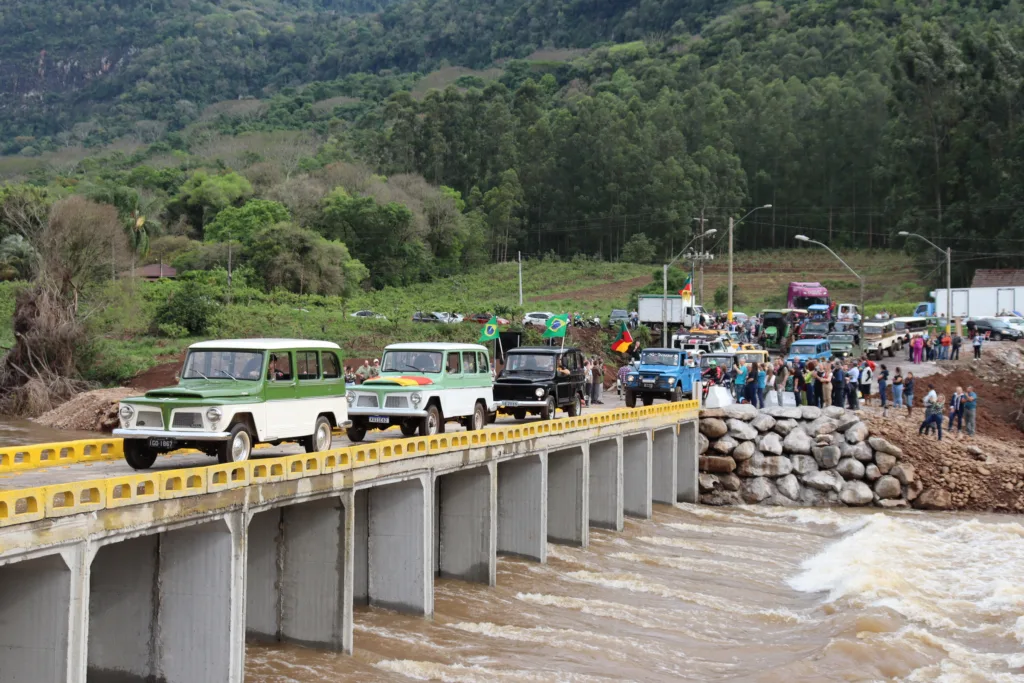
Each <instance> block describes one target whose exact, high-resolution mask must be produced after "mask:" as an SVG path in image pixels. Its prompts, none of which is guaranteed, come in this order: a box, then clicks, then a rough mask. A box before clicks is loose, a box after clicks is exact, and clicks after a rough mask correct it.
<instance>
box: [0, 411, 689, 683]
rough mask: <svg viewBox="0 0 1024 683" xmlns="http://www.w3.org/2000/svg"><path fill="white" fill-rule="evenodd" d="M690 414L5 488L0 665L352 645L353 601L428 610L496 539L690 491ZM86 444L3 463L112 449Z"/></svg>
mask: <svg viewBox="0 0 1024 683" xmlns="http://www.w3.org/2000/svg"><path fill="white" fill-rule="evenodd" d="M697 416H698V404H697V402H695V401H689V402H683V403H669V404H659V405H655V406H651V407H646V408H640V409H636V410H616V411H610V412H605V413H595V414H588V415H586V416H583V417H578V418H563V419H558V420H550V421H544V422H530V423H525V424H520V425H515V426H503V427H496V428H490V429H486V430H483V431H478V432H459V433H455V434H448V435H439V436H435V437H429V438H412V439H403V440H396V441H385V442H378V443H376V444H370V445H365V446H358V447H350V448H343V449H338V450H332V451H328V452H325V453H315V454H309V455H294V456H285V457H278V458H264V459H255V460H251V461H249V462H245V463H239V464H228V465H214V466H211V467H202V468H184V469H171V470H165V471H160V472H152V473H144V474H137V475H133V476H127V477H111V478H99V479H95V478H94V479H89V480H79V481H70V482H65V483H57V484H52V485H49V486H45V487H38V488H31V489H8V490H4V491H0V683H13V682H15V681H18V682H26V681H28V682H31V683H58V682H63V681H68V682H71V683H83V682H85V681H102V682H104V683H119V682H121V681H125V682H127V681H166V682H167V683H202V682H209V683H223V682H225V681H227V682H230V683H241V681H242V680H243V671H244V665H245V641H246V638H247V637H248V638H250V639H267V640H272V641H289V642H295V643H301V644H305V645H309V646H311V647H317V648H327V649H332V650H338V651H342V652H347V653H351V651H352V621H353V606H355V605H375V606H380V607H385V608H389V609H394V610H398V611H402V612H407V613H412V614H418V615H424V616H427V617H429V616H431V615H432V613H433V609H434V605H433V582H434V577H435V576H443V577H451V578H456V579H462V580H465V581H473V582H479V583H487V584H489V585H494V584H495V576H496V571H495V567H496V557H497V555H498V554H511V555H518V556H521V557H527V558H531V559H534V560H536V561H538V562H545V561H546V548H547V543H548V542H549V541H550V542H553V543H562V544H569V545H575V546H586V545H587V543H588V534H589V529H590V527H592V526H593V527H600V528H606V529H616V530H621V529H622V526H623V516H624V515H628V516H633V517H639V518H649V517H650V516H651V512H652V504H653V503H666V504H672V503H675V502H677V501H686V502H696V501H697V495H698V488H697V465H698V453H697ZM92 445H93V447H94V448H93V449H92V454H91V455H90V454H88V453H86V448H87V446H83V447H81V448H79V447H78V446H73V445H69V446H62V445H55V446H48V447H40V448H37V449H28V450H26V449H25V447H19V448H20V450H19V449H5V450H2V451H0V465H2V464H3V463H4V462H6V463H7V467H8V468H18V467H21V468H23V469H24V468H28V467H30V466H32V467H37V466H40V463H43V464H45V462H46V460H47V458H46V457H43V456H44V455H45V454H44V453H43V451H46V450H47V449H49V455H50V456H51V457H50V460H51V462H54V461H56V462H57V463H58V464H60V463H61V462H62V461H67V460H74V461H87V460H88V459H89V458H90V457H94V458H97V459H100V460H102V458H103V457H109V456H111V454H114V455H116V453H117V452H118V450H119V449H120V444H119V443H117V441H116V440H111V441H110V442H109V443H107V444H106V453H105V454H104V453H103V452H101V451H102V450H103V449H102V448H101V447H100V445H98V444H92ZM76 449H77V450H76ZM61 453H64V455H63V456H62V457H57V456H58V455H59V454H61ZM5 457H6V460H5V459H4V458H5ZM26 463H28V464H26ZM54 472H55V473H56V472H57V470H54ZM99 474H102V467H99ZM52 478H53V479H58V480H59V479H60V477H59V476H54V477H52Z"/></svg>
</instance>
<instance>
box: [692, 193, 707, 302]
mask: <svg viewBox="0 0 1024 683" xmlns="http://www.w3.org/2000/svg"><path fill="white" fill-rule="evenodd" d="M693 220H695V221H698V222H699V223H700V253H701V255H704V227H705V226H704V224H705V223H706V222H707V220H706V219H705V218H704V207H701V209H700V218H694V219H693ZM699 293H700V297H699V298H700V305H701V306H703V305H704V259H703V258H702V259H700V292H699Z"/></svg>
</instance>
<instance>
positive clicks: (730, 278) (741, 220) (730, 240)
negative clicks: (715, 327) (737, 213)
mask: <svg viewBox="0 0 1024 683" xmlns="http://www.w3.org/2000/svg"><path fill="white" fill-rule="evenodd" d="M770 208H772V205H771V204H765V205H764V206H759V207H757V208H756V209H751V210H750V211H748V212H747V215H746V216H744V217H743V218H741V219H739V220H738V221H733V219H732V217H731V216H730V217H729V322H732V231H733V228H734V227H735V226H737V225H739V224H740V223H742V222H743V221H744V220H746V219H747V216H750V214H752V213H754V212H755V211H758V210H760V209H770Z"/></svg>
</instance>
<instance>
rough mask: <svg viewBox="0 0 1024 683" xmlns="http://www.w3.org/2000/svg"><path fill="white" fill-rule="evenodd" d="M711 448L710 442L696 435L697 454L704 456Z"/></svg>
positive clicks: (702, 436)
mask: <svg viewBox="0 0 1024 683" xmlns="http://www.w3.org/2000/svg"><path fill="white" fill-rule="evenodd" d="M710 446H711V442H710V441H708V437H706V436H704V435H703V434H700V433H698V434H697V453H699V454H700V455H704V454H705V453H707V452H708V448H709V447H710Z"/></svg>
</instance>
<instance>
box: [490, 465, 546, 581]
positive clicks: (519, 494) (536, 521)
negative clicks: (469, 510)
mask: <svg viewBox="0 0 1024 683" xmlns="http://www.w3.org/2000/svg"><path fill="white" fill-rule="evenodd" d="M498 552H499V553H504V554H508V555H519V556H521V557H528V558H530V559H533V560H537V561H538V562H547V559H548V456H547V454H546V453H538V454H537V455H530V456H527V457H525V458H516V459H514V460H506V461H503V462H499V463H498Z"/></svg>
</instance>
